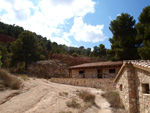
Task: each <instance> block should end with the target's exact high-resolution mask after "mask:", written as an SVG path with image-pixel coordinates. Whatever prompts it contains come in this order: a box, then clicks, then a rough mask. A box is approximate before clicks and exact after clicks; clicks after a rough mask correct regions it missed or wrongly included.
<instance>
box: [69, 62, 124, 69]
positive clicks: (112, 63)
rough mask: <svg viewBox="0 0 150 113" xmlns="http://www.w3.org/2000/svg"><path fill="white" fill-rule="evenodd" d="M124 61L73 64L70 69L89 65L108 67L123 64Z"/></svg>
mask: <svg viewBox="0 0 150 113" xmlns="http://www.w3.org/2000/svg"><path fill="white" fill-rule="evenodd" d="M121 65H122V61H115V62H111V61H106V62H96V63H85V64H81V65H76V66H71V67H69V68H70V69H76V68H87V67H107V66H121Z"/></svg>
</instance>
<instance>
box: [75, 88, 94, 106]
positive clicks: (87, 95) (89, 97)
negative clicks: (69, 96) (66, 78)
mask: <svg viewBox="0 0 150 113" xmlns="http://www.w3.org/2000/svg"><path fill="white" fill-rule="evenodd" d="M78 95H79V97H80V98H81V99H83V101H84V102H89V103H91V104H95V95H93V94H91V93H90V92H88V91H81V92H79V93H78Z"/></svg>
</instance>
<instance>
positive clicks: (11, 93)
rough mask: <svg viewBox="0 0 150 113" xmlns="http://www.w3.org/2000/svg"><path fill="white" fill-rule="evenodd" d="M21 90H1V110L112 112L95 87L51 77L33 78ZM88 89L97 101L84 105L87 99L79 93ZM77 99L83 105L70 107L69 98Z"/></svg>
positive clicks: (24, 112)
mask: <svg viewBox="0 0 150 113" xmlns="http://www.w3.org/2000/svg"><path fill="white" fill-rule="evenodd" d="M23 84H24V85H23V87H22V88H21V89H20V90H7V91H4V92H0V113H112V111H113V110H112V109H111V108H110V105H109V103H108V102H107V101H106V99H104V98H103V97H102V96H101V94H102V93H103V91H101V90H100V89H95V88H87V87H77V86H70V85H64V84H56V83H52V82H50V80H45V79H36V78H30V79H29V80H26V81H24V82H23ZM83 90H84V91H89V92H91V93H92V94H94V95H95V96H96V98H95V103H96V106H95V105H92V106H90V107H86V108H85V104H86V103H85V102H84V101H83V100H82V99H81V98H79V95H77V93H78V92H80V91H83ZM72 99H75V100H76V101H77V103H79V104H80V106H81V107H80V108H71V107H68V106H67V104H66V103H67V102H68V101H71V100H72Z"/></svg>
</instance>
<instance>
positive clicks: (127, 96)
mask: <svg viewBox="0 0 150 113" xmlns="http://www.w3.org/2000/svg"><path fill="white" fill-rule="evenodd" d="M114 82H115V83H116V90H117V91H118V92H119V94H120V97H121V100H122V102H123V104H124V106H125V109H126V110H128V113H150V60H149V61H148V60H147V61H143V60H141V61H124V62H123V65H122V67H121V69H120V71H119V72H118V74H117V76H116V78H115V80H114Z"/></svg>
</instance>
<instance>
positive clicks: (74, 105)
mask: <svg viewBox="0 0 150 113" xmlns="http://www.w3.org/2000/svg"><path fill="white" fill-rule="evenodd" d="M66 104H67V106H68V107H72V108H80V107H81V106H80V104H79V103H77V102H76V100H75V99H74V98H73V99H72V101H68V102H66Z"/></svg>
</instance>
